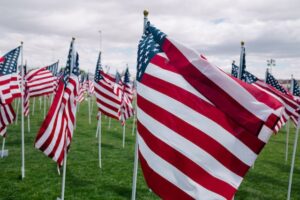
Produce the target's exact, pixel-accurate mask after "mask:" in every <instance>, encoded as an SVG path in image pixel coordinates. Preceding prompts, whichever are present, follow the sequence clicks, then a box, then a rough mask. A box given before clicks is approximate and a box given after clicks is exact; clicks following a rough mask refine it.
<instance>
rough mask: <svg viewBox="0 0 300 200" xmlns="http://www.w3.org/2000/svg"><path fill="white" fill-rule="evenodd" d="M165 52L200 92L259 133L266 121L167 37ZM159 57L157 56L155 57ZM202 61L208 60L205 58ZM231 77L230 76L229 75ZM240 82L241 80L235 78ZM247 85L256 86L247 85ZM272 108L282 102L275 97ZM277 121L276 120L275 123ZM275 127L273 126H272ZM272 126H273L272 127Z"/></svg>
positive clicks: (277, 106) (235, 118)
mask: <svg viewBox="0 0 300 200" xmlns="http://www.w3.org/2000/svg"><path fill="white" fill-rule="evenodd" d="M162 48H163V50H164V52H166V54H167V56H168V57H169V59H170V64H172V65H174V66H176V69H177V70H178V72H179V73H180V74H181V75H182V76H183V77H184V78H185V79H186V80H187V81H188V82H189V83H190V84H191V85H192V86H193V87H194V88H195V89H197V90H198V91H200V93H202V94H205V95H206V98H208V99H209V100H210V101H211V102H213V103H214V105H216V107H218V108H219V109H220V110H222V111H223V112H225V113H228V115H229V116H231V118H232V119H234V120H235V121H236V122H237V123H239V124H241V125H242V126H243V127H245V128H247V129H248V130H249V131H250V132H253V133H255V134H256V135H258V134H259V132H260V130H261V127H262V125H263V124H264V122H263V121H262V120H260V119H259V118H258V117H256V116H255V115H254V114H252V113H251V112H250V111H248V110H247V109H245V108H244V107H243V106H242V105H241V104H239V102H237V101H236V100H235V99H233V98H232V97H231V96H230V95H229V94H228V93H227V92H225V91H224V90H223V89H221V88H220V87H219V86H218V85H217V84H216V83H214V82H213V81H212V80H210V79H209V78H207V77H206V76H205V74H202V73H201V72H200V71H199V70H198V69H197V68H195V66H194V65H192V64H191V63H190V62H189V61H188V60H187V59H186V58H185V56H184V55H183V54H182V53H181V52H180V51H179V50H178V49H177V48H176V47H175V46H174V45H173V44H172V43H171V42H170V41H169V40H168V39H166V40H165V42H164V44H163V46H162ZM155 58H157V56H155V57H154V59H152V60H155ZM202 62H207V61H205V60H203V61H202ZM228 78H229V77H228ZM235 81H236V82H238V83H240V82H241V81H238V80H235ZM247 87H254V86H251V85H247ZM268 105H269V106H270V107H272V108H279V107H281V103H280V102H278V101H276V100H275V99H273V100H272V101H271V102H269V104H268ZM276 123H277V121H276V122H274V125H275V124H276ZM272 127H273V126H272ZM272 127H271V128H272Z"/></svg>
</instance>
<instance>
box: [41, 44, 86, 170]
mask: <svg viewBox="0 0 300 200" xmlns="http://www.w3.org/2000/svg"><path fill="white" fill-rule="evenodd" d="M78 59H79V57H78V54H77V53H76V54H75V50H74V39H73V40H72V42H71V45H70V50H69V55H68V60H67V66H66V68H65V70H64V74H63V76H62V79H60V81H59V84H58V89H57V92H56V95H55V98H54V100H53V103H52V105H51V107H50V110H49V112H48V114H47V116H46V118H45V120H44V122H43V124H42V126H41V128H40V130H39V133H38V135H37V137H36V140H35V147H36V148H37V149H39V150H41V151H42V152H43V153H44V154H45V155H46V156H48V157H50V158H52V159H53V160H54V161H55V162H57V164H58V165H60V166H61V165H62V162H63V160H64V156H65V149H66V148H67V149H69V146H70V143H71V140H72V137H73V128H74V123H75V117H76V115H75V114H76V100H75V99H76V97H77V95H78V90H79V80H78V75H79V73H80V71H79V63H78Z"/></svg>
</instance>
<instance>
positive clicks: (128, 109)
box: [122, 67, 134, 123]
mask: <svg viewBox="0 0 300 200" xmlns="http://www.w3.org/2000/svg"><path fill="white" fill-rule="evenodd" d="M122 92H123V95H122V114H123V120H124V122H125V120H127V119H128V118H130V117H132V116H133V115H134V109H133V106H132V100H133V90H132V86H131V84H130V74H129V69H128V67H127V68H126V70H125V74H124V80H123V91H122ZM124 122H123V123H124Z"/></svg>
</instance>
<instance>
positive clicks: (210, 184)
mask: <svg viewBox="0 0 300 200" xmlns="http://www.w3.org/2000/svg"><path fill="white" fill-rule="evenodd" d="M137 124H138V126H137V127H138V132H139V134H140V136H141V137H142V138H143V139H144V141H145V143H146V144H147V146H148V147H149V148H150V149H151V150H152V151H153V152H154V153H155V154H156V155H158V156H159V157H161V158H162V159H163V160H165V161H167V162H168V163H169V164H171V165H173V166H174V167H175V168H177V169H178V170H179V171H181V172H182V173H184V174H185V175H186V176H188V177H189V178H190V179H192V180H194V181H195V182H196V183H198V184H199V185H201V186H202V187H204V188H206V189H208V190H210V191H212V192H214V193H217V194H220V195H221V196H223V197H225V198H227V199H231V198H232V197H233V195H234V193H235V192H236V189H235V188H234V187H232V186H231V185H229V184H228V183H226V182H224V181H222V180H220V179H217V178H216V177H214V176H212V175H211V174H209V173H208V172H206V171H205V170H204V169H203V168H202V167H200V166H199V165H197V164H196V163H195V162H193V161H192V160H190V159H188V158H187V157H185V156H184V155H182V154H181V153H180V152H179V151H176V150H175V149H173V148H172V147H171V146H169V145H168V144H166V143H164V142H162V141H161V140H159V139H158V138H156V137H155V136H153V135H152V133H151V132H150V131H149V130H147V129H146V128H145V127H144V126H143V125H142V124H141V123H140V122H139V121H138V122H137Z"/></svg>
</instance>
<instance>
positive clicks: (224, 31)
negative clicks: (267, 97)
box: [0, 0, 300, 79]
mask: <svg viewBox="0 0 300 200" xmlns="http://www.w3.org/2000/svg"><path fill="white" fill-rule="evenodd" d="M144 9H147V10H149V12H150V14H149V20H150V21H151V23H153V24H154V25H156V27H158V28H159V29H160V30H162V31H163V32H165V33H166V34H167V35H169V36H170V37H172V38H174V39H176V40H177V41H180V42H181V43H183V44H185V45H188V46H191V47H193V48H195V49H197V50H198V51H199V52H201V53H203V54H204V55H206V57H207V58H208V59H209V60H210V61H211V62H212V63H214V64H216V65H217V66H219V67H220V68H222V69H224V70H225V71H229V70H230V68H231V63H232V60H236V61H239V54H240V41H241V40H243V41H245V44H246V52H247V58H246V59H247V69H248V70H249V71H251V72H252V73H254V74H255V75H257V76H259V77H264V72H265V68H266V60H268V59H270V58H273V59H275V60H276V67H274V68H273V74H274V75H275V76H276V77H278V78H289V77H290V75H291V74H294V77H296V78H298V79H300V11H299V9H300V1H299V0H282V1H271V0H251V1H249V0H245V1H233V0H219V1H217V0H209V1H207V0H205V1H204V0H185V1H182V0H181V1H180V0H159V1H158V0H151V1H146V0H144V1H142V0H129V1H125V0H123V1H122V0H107V1H104V0H102V1H100V0H68V1H63V0H48V1H41V0H26V1H25V0H1V2H0V12H1V17H0V38H1V39H0V54H1V55H3V54H4V53H6V52H7V51H9V50H10V49H12V48H15V47H16V46H18V45H19V43H20V41H24V58H25V59H26V60H27V63H28V65H29V67H42V66H45V65H48V64H51V63H53V62H54V61H55V60H57V59H59V60H60V66H64V65H65V63H66V57H67V53H68V48H69V44H70V40H71V38H72V37H73V36H74V37H76V48H77V51H78V52H79V54H80V68H82V69H84V70H86V71H88V70H89V71H90V72H94V70H95V65H96V61H97V55H98V52H99V49H100V35H99V30H101V31H102V51H103V55H102V64H103V65H108V66H110V68H111V72H115V71H116V70H117V69H118V70H119V71H121V70H122V69H123V68H125V66H126V63H128V65H129V67H130V71H131V72H132V73H134V72H135V65H136V52H137V43H138V41H139V38H140V36H141V33H142V25H143V15H142V12H143V10H144Z"/></svg>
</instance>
